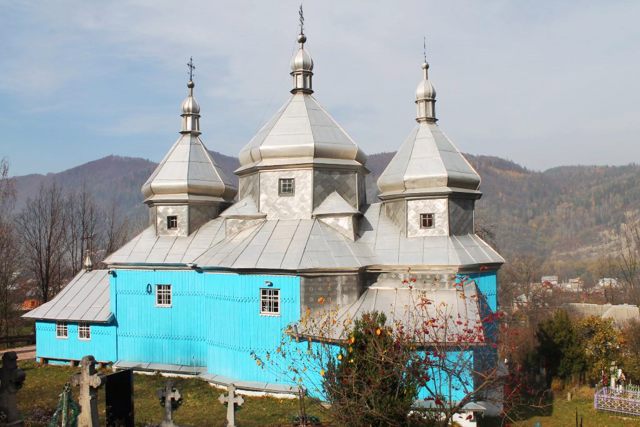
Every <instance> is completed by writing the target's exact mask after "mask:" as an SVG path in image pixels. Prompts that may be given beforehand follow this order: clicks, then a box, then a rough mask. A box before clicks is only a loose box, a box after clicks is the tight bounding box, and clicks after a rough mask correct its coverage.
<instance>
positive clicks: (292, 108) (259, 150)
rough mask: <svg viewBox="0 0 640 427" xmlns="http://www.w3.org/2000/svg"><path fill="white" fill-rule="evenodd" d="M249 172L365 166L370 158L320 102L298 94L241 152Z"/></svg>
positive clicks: (243, 162) (290, 99) (240, 170)
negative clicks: (289, 167) (313, 166)
mask: <svg viewBox="0 0 640 427" xmlns="http://www.w3.org/2000/svg"><path fill="white" fill-rule="evenodd" d="M239 160H240V168H239V169H238V170H237V171H236V173H242V172H243V171H245V170H248V169H253V168H259V167H269V166H286V165H297V164H307V163H320V164H329V165H340V166H343V165H347V166H357V167H363V165H364V164H365V163H366V160H367V157H366V155H365V154H364V152H363V151H362V150H361V149H360V148H359V147H358V146H357V144H356V143H355V142H354V141H353V140H352V139H351V137H350V136H349V135H347V133H346V132H345V131H344V129H342V127H340V125H338V123H336V121H335V120H334V119H333V118H332V117H331V116H330V115H329V113H327V111H326V110H325V109H324V108H322V107H321V106H320V104H318V101H316V99H315V98H314V97H313V96H312V95H310V94H307V93H303V92H297V93H295V94H293V96H291V98H289V100H288V101H287V102H286V103H285V104H284V106H283V107H282V108H281V109H280V110H279V111H278V113H276V115H275V116H274V117H273V118H272V119H271V120H270V121H269V122H268V123H267V124H266V125H265V126H264V127H263V128H262V129H260V131H258V133H257V134H256V135H255V136H254V137H253V139H252V140H251V141H250V142H249V143H248V144H247V145H246V146H245V147H244V148H243V149H242V151H240V155H239Z"/></svg>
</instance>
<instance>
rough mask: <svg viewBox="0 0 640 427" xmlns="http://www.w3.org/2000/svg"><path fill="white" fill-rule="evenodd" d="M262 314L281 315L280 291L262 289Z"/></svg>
mask: <svg viewBox="0 0 640 427" xmlns="http://www.w3.org/2000/svg"><path fill="white" fill-rule="evenodd" d="M260 314H262V315H266V316H279V315H280V289H273V288H262V289H260Z"/></svg>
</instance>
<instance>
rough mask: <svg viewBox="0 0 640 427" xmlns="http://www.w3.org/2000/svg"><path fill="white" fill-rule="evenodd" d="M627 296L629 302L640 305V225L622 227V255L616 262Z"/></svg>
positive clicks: (624, 225)
mask: <svg viewBox="0 0 640 427" xmlns="http://www.w3.org/2000/svg"><path fill="white" fill-rule="evenodd" d="M614 265H615V267H616V268H617V270H618V272H619V273H620V276H621V277H620V278H621V280H622V283H623V285H624V289H625V291H626V294H627V302H630V303H632V304H636V305H640V223H638V222H636V223H634V224H623V225H622V226H621V227H620V253H619V256H618V257H617V259H615V260H614Z"/></svg>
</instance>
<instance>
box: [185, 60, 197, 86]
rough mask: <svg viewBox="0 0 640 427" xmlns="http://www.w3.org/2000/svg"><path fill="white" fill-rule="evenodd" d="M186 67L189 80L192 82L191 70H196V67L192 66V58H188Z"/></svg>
mask: <svg viewBox="0 0 640 427" xmlns="http://www.w3.org/2000/svg"><path fill="white" fill-rule="evenodd" d="M187 67H188V68H189V80H193V70H195V69H196V66H195V65H193V56H190V57H189V62H187Z"/></svg>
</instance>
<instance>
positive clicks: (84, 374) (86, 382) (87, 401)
mask: <svg viewBox="0 0 640 427" xmlns="http://www.w3.org/2000/svg"><path fill="white" fill-rule="evenodd" d="M71 384H73V385H74V386H80V397H79V403H80V416H79V417H78V427H98V426H99V425H100V421H99V418H98V400H97V397H98V396H97V395H98V387H100V385H102V376H101V375H98V374H97V373H96V359H95V358H94V357H93V356H84V357H83V358H82V361H80V373H79V374H75V375H74V376H73V377H72V378H71Z"/></svg>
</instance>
